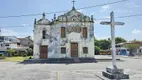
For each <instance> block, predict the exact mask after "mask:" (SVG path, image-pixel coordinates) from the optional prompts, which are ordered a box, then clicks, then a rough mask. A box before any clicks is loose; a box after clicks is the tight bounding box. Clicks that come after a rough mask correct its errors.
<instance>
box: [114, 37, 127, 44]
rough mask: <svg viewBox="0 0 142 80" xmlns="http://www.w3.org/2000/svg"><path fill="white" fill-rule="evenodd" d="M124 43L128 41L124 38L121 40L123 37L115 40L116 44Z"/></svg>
mask: <svg viewBox="0 0 142 80" xmlns="http://www.w3.org/2000/svg"><path fill="white" fill-rule="evenodd" d="M122 42H126V40H125V39H124V38H121V37H116V38H115V43H116V44H118V43H122Z"/></svg>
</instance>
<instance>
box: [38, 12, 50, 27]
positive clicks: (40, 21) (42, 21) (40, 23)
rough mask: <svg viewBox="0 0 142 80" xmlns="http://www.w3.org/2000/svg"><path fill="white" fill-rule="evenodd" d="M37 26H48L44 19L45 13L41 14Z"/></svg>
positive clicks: (48, 22)
mask: <svg viewBox="0 0 142 80" xmlns="http://www.w3.org/2000/svg"><path fill="white" fill-rule="evenodd" d="M37 24H39V25H48V24H50V21H49V20H48V19H46V18H45V13H43V15H42V19H40V20H38V21H37Z"/></svg>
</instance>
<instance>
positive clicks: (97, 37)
mask: <svg viewBox="0 0 142 80" xmlns="http://www.w3.org/2000/svg"><path fill="white" fill-rule="evenodd" d="M94 35H95V38H96V39H98V40H101V39H108V38H110V36H100V35H97V34H96V33H94Z"/></svg>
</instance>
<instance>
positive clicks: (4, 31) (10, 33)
mask: <svg viewBox="0 0 142 80" xmlns="http://www.w3.org/2000/svg"><path fill="white" fill-rule="evenodd" d="M1 35H2V36H16V37H20V38H21V37H27V36H31V37H32V38H33V34H32V33H24V32H17V31H14V30H12V29H10V28H2V29H1Z"/></svg>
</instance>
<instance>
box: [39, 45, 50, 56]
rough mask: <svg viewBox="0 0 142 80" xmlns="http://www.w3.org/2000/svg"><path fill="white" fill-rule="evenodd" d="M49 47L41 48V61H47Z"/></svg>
mask: <svg viewBox="0 0 142 80" xmlns="http://www.w3.org/2000/svg"><path fill="white" fill-rule="evenodd" d="M47 57H48V46H40V59H47Z"/></svg>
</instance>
